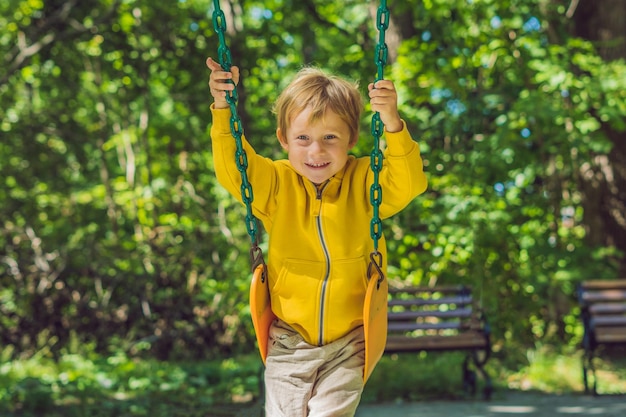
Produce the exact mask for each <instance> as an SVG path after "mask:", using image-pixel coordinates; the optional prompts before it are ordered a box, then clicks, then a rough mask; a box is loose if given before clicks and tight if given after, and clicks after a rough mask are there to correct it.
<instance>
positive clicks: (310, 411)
mask: <svg viewBox="0 0 626 417" xmlns="http://www.w3.org/2000/svg"><path fill="white" fill-rule="evenodd" d="M364 337H365V336H364V333H363V327H358V328H357V329H355V330H353V331H352V332H350V333H349V334H347V335H346V336H344V337H342V338H341V339H339V340H336V341H334V342H332V343H329V344H327V345H324V346H312V345H309V344H308V343H306V342H305V341H304V340H303V338H302V336H300V334H298V333H297V332H296V331H295V330H293V329H292V328H291V327H290V326H288V325H287V324H285V323H284V322H282V321H280V320H276V321H274V323H273V324H272V327H271V329H270V337H269V342H268V345H269V346H268V354H267V360H266V363H265V388H266V396H265V415H266V417H307V416H309V417H352V416H354V413H355V412H356V408H357V406H358V405H359V401H360V399H361V393H362V392H363V367H364V363H365V342H364Z"/></svg>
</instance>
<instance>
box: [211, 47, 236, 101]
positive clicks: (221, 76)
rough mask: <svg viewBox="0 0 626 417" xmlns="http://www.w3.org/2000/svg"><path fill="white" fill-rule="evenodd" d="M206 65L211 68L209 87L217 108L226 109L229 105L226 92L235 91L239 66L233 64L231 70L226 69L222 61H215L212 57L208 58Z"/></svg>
mask: <svg viewBox="0 0 626 417" xmlns="http://www.w3.org/2000/svg"><path fill="white" fill-rule="evenodd" d="M206 66H207V68H209V69H210V70H211V75H210V77H209V89H210V91H211V95H212V96H213V100H214V101H215V108H216V109H225V108H227V107H229V104H228V102H227V101H226V94H230V93H229V91H233V90H234V89H235V86H236V85H237V84H238V83H239V68H238V67H236V66H232V67H230V72H228V71H224V70H223V69H222V66H221V65H220V63H219V62H216V61H214V60H213V58H211V57H209V58H207V60H206ZM228 80H232V81H233V82H234V84H232V83H229V82H228Z"/></svg>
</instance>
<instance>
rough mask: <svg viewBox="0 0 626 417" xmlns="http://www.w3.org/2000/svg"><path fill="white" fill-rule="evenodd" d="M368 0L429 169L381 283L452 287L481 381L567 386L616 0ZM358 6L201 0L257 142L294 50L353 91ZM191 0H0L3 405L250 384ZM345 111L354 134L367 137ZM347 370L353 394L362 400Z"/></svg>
mask: <svg viewBox="0 0 626 417" xmlns="http://www.w3.org/2000/svg"><path fill="white" fill-rule="evenodd" d="M387 3H388V7H389V10H390V26H389V29H388V30H387V34H386V35H387V36H386V41H387V45H388V49H389V54H388V65H387V67H386V69H385V74H386V78H390V79H393V80H394V81H395V83H396V86H397V88H398V90H399V95H400V110H401V113H402V115H403V117H404V119H405V120H406V122H407V125H408V127H409V129H410V131H411V132H412V134H413V136H414V138H415V139H416V140H417V141H419V143H420V145H421V147H422V152H423V157H424V162H425V165H426V167H425V168H426V171H427V174H428V177H429V181H430V185H429V189H428V191H427V192H426V193H425V194H423V195H422V196H420V197H418V198H417V199H416V200H415V201H414V202H413V203H412V204H411V205H410V206H409V207H408V208H407V209H406V210H404V211H403V212H402V213H401V214H399V215H398V216H396V217H394V218H393V219H389V220H387V221H385V224H384V232H385V234H386V236H387V241H388V247H389V265H390V269H389V279H390V283H391V285H407V284H414V285H435V284H457V283H464V284H468V285H471V286H472V287H473V288H474V292H475V294H477V297H478V298H479V303H480V306H481V307H482V308H483V309H484V311H485V312H486V314H487V316H488V317H489V321H490V323H491V328H492V332H493V336H492V338H493V343H494V350H495V352H494V359H493V361H492V362H490V366H491V371H492V373H493V374H495V375H496V376H497V377H496V379H497V382H498V383H499V384H501V385H502V386H503V387H507V388H531V389H532V388H534V389H546V390H557V391H558V390H579V389H581V386H582V381H581V371H580V364H579V362H580V354H581V350H580V341H581V336H582V324H581V322H580V318H579V309H578V307H577V301H576V285H577V284H578V283H579V282H580V281H582V280H585V279H590V278H609V279H610V278H617V277H620V276H621V277H626V258H624V252H625V251H626V134H625V130H626V62H625V58H626V1H624V0H602V1H594V0H420V1H418V0H403V1H389V2H387ZM378 7H379V3H378V2H376V1H367V0H346V1H330V0H297V1H296V0H269V1H252V0H223V1H221V8H222V10H223V11H224V13H225V20H226V23H227V31H226V39H227V43H228V45H229V47H230V49H231V52H232V61H233V64H234V65H237V66H239V67H240V68H241V70H242V79H241V84H240V86H239V105H238V109H239V113H240V117H241V118H242V121H243V126H244V129H245V132H246V136H247V138H248V139H249V141H250V142H251V143H252V144H253V145H254V146H255V147H256V149H257V150H258V151H259V152H260V153H263V154H264V155H266V156H269V157H273V158H280V157H284V155H283V154H282V149H281V148H280V147H279V146H278V143H277V141H276V138H275V135H274V131H275V128H276V125H275V120H274V116H273V114H272V112H271V106H272V103H273V100H274V99H275V98H276V96H277V92H278V91H280V90H281V89H282V88H283V87H284V86H285V85H286V83H287V82H288V81H289V80H290V77H291V76H292V75H293V74H294V73H295V72H296V71H297V70H298V69H299V68H301V67H302V66H304V65H315V66H319V67H322V68H324V69H327V70H329V71H332V72H334V73H337V74H339V75H342V76H344V77H347V78H349V79H352V80H355V81H358V82H359V83H360V86H361V89H362V91H363V93H364V95H365V92H366V89H367V84H368V83H369V82H371V81H373V79H374V77H375V75H376V63H375V47H376V43H377V40H378V32H377V29H376V13H377V9H378ZM213 10H214V2H212V1H209V0H178V1H176V0H171V1H160V2H155V1H152V0H151V1H148V0H90V1H78V0H67V1H63V0H47V1H44V0H5V1H3V2H2V3H1V4H0V60H1V65H0V411H3V412H5V413H7V415H13V414H12V413H25V415H29V414H28V413H34V414H37V413H39V414H41V413H47V414H46V415H54V413H57V412H58V413H64V414H63V415H158V413H159V412H160V411H155V410H157V409H155V408H153V407H157V406H155V405H154V404H156V403H158V402H159V401H156V402H155V400H154V399H155V398H158V399H159V400H160V401H161V402H163V401H165V400H164V398H163V397H161V396H159V393H162V392H164V391H167V392H170V393H171V396H172V398H173V400H171V401H174V402H175V403H176V404H178V405H179V406H180V405H181V404H184V405H185V406H186V407H197V409H198V410H206V407H207V406H209V405H213V404H217V403H221V402H231V401H235V402H236V401H243V402H245V401H251V400H254V399H256V398H258V396H259V392H258V382H259V372H258V371H259V367H260V361H259V358H258V354H257V352H256V350H255V345H254V335H253V330H252V325H251V321H250V317H249V310H248V306H247V303H248V293H247V292H248V284H249V280H250V273H249V255H248V249H249V246H250V242H249V238H248V236H247V234H246V226H245V222H244V215H245V211H244V209H243V207H241V206H240V205H239V204H238V203H236V202H235V201H234V199H233V198H231V197H230V196H229V195H228V194H227V193H226V192H225V191H224V189H222V188H221V187H220V186H219V185H218V184H217V183H216V180H215V178H214V175H213V169H212V161H211V150H210V148H211V144H210V138H209V135H208V129H209V127H210V123H211V116H210V111H209V105H210V103H211V98H210V95H209V91H208V86H207V82H208V70H207V69H206V66H205V63H204V61H205V59H206V58H207V57H208V56H212V57H217V47H218V40H217V36H216V34H215V29H214V25H213V20H212V16H213ZM370 117H371V113H370V112H369V111H366V112H365V115H364V118H363V122H362V129H361V131H362V132H361V138H360V141H359V144H358V146H357V148H356V151H355V153H357V154H359V155H365V154H367V153H369V151H370V149H371V146H372V139H371V134H370V127H369V120H370ZM617 356H618V357H619V356H620V355H617ZM450 357H451V356H446V357H442V362H439V364H438V365H436V366H434V367H432V372H431V373H430V374H429V372H430V371H428V370H429V369H431V368H429V366H432V364H433V363H437V362H433V360H432V359H431V360H428V361H424V363H423V364H422V366H423V367H424V368H423V369H424V372H423V375H426V377H425V381H427V380H428V378H429V377H428V375H430V378H431V379H432V378H433V377H437V378H446V377H447V375H449V377H450V378H451V380H454V382H453V383H448V384H445V383H444V384H443V386H447V387H448V389H449V390H452V389H453V388H454V386H455V384H457V380H459V381H458V383H460V378H459V377H458V375H457V368H456V367H457V365H449V362H450V361H449V358H450ZM452 357H454V355H452ZM418 359H419V358H418ZM422 359H425V358H424V357H422ZM401 360H402V359H400V361H401ZM461 360H462V358H461ZM426 362H427V363H426ZM383 365H384V364H383ZM388 365H389V366H393V364H392V363H389V364H388ZM400 366H402V365H401V363H400ZM416 366H419V365H416ZM446 366H449V367H450V372H445V369H446V368H445V367H446ZM442 369H444V372H442ZM609 369H612V368H611V367H610V366H609ZM606 372H609V374H610V378H609V382H607V384H608V385H607V387H605V388H610V387H613V388H614V389H620V387H623V386H624V385H619V382H618V381H620V380H621V381H622V383H623V381H624V380H625V379H626V376H625V375H624V372H623V371H622V373H621V374H619V373H617V374H616V373H615V372H619V370H618V371H606ZM372 381H373V382H372V387H371V388H369V387H368V389H371V391H368V393H367V395H366V397H367V398H372V399H379V400H380V399H386V398H387V397H385V396H384V395H382V394H380V393H379V391H378V390H377V388H376V387H377V382H376V378H375V377H374V379H373V380H372ZM425 381H424V384H423V386H421V388H420V391H422V393H425V394H428V393H429V387H428V384H426V382H425ZM383 383H384V381H383ZM383 385H384V384H383ZM457 385H458V384H457ZM616 387H617V388H616ZM436 389H437V390H441V389H442V387H441V386H439V387H437V388H436ZM622 389H623V388H622ZM435 393H436V394H437V395H451V394H450V393H446V392H435ZM414 394H415V393H413V394H411V393H402V392H401V391H395V392H394V393H388V395H389V396H394V395H396V396H404V397H406V398H413V397H411V395H414ZM168 401H169V400H168ZM171 401H170V403H171ZM103 404H104V405H103ZM80 407H83V408H80ZM85 407H92V408H90V409H89V410H91V411H89V413H90V414H85V413H87V411H84V410H87V408H85ZM94 407H95V408H94ZM162 407H166V408H163V410H166V409H167V410H169V411H167V413H168V415H176V414H173V413H172V412H171V410H170V409H169V408H167V406H166V405H162ZM194 409H195V408H194ZM59 410H61V411H59ZM81 410H82V411H81ZM95 410H97V412H98V413H101V414H94V413H96V411H95ZM158 410H161V409H158ZM51 413H52V414H51ZM72 413H76V414H72ZM107 413H109V414H107ZM142 413H143V414H142ZM163 413H166V411H163ZM39 414H37V415H39ZM16 415H17V414H16ZM163 415H165V414H163ZM181 415H182V414H181ZM185 415H190V413H189V409H187V412H186V414H185ZM199 415H204V414H199Z"/></svg>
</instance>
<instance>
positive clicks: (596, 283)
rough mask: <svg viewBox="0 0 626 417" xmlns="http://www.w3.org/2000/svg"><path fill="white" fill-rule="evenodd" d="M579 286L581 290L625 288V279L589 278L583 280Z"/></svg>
mask: <svg viewBox="0 0 626 417" xmlns="http://www.w3.org/2000/svg"><path fill="white" fill-rule="evenodd" d="M580 288H581V289H583V290H594V289H600V290H602V289H613V288H622V289H626V279H615V280H610V279H606V280H591V281H584V282H582V283H581V284H580Z"/></svg>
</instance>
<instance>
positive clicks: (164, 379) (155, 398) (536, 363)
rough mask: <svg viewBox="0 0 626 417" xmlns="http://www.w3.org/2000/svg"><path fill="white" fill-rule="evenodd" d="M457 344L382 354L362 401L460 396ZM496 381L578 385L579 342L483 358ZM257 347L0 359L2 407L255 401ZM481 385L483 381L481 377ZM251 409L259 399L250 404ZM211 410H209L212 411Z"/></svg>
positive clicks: (159, 409) (110, 409)
mask: <svg viewBox="0 0 626 417" xmlns="http://www.w3.org/2000/svg"><path fill="white" fill-rule="evenodd" d="M625 357H626V355H624V350H621V351H614V352H607V353H606V354H603V355H602V356H601V358H599V359H598V360H597V361H596V364H597V368H598V379H599V381H598V389H599V391H600V392H601V393H625V392H626V359H624V358H625ZM462 362H463V355H462V354H461V353H459V352H442V353H428V354H425V353H424V354H422V355H411V354H403V355H394V356H385V357H383V359H382V360H381V362H380V364H379V365H378V367H377V368H376V370H375V372H374V374H373V375H372V377H371V379H370V381H369V382H368V385H367V386H366V388H365V391H364V393H363V402H364V403H374V402H387V401H422V400H429V399H438V400H441V399H459V398H463V397H464V392H463V387H462V378H461V366H462ZM488 371H489V372H490V374H491V376H492V378H493V381H494V383H495V384H496V394H495V397H496V398H497V395H498V391H504V390H533V391H541V392H546V393H555V394H562V393H576V392H581V391H582V390H583V384H582V375H581V352H579V351H574V352H554V351H553V350H550V349H542V350H537V351H530V352H528V354H527V365H526V366H522V367H520V368H519V369H517V370H507V369H505V367H504V366H503V365H502V362H501V361H499V360H498V357H494V358H492V359H491V360H490V361H489V363H488ZM259 382H260V361H259V359H258V356H257V355H256V354H253V355H250V356H243V357H238V358H226V359H221V360H215V361H205V362H194V363H171V362H167V363H164V362H157V361H153V360H137V359H133V358H129V357H126V356H124V355H114V356H111V357H109V358H100V357H95V356H91V357H83V356H78V355H66V356H63V357H62V358H61V360H60V361H58V362H54V361H52V360H50V359H47V358H33V359H30V360H23V361H11V362H5V363H2V364H0V415H2V416H6V417H35V416H50V417H57V416H58V417H61V416H63V417H74V416H75V417H79V416H81V417H82V416H86V415H89V416H94V417H109V416H111V417H112V416H115V417H131V416H151V417H165V416H168V417H177V416H186V417H195V416H198V417H200V416H201V417H208V416H229V415H235V411H237V413H238V414H239V415H241V411H242V410H244V409H246V408H250V409H251V410H252V408H253V406H254V404H255V402H257V400H258V397H259V392H260V391H259V390H260V385H259ZM479 389H480V387H479ZM257 409H258V407H257ZM209 410H210V411H209Z"/></svg>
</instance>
